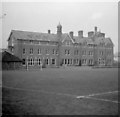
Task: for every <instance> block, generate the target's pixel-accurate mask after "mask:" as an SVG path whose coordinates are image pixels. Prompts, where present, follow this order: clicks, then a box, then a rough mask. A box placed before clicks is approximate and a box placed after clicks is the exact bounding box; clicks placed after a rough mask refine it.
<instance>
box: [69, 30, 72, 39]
mask: <svg viewBox="0 0 120 117" xmlns="http://www.w3.org/2000/svg"><path fill="white" fill-rule="evenodd" d="M69 34H70V37H71V38H72V39H73V31H70V32H69Z"/></svg>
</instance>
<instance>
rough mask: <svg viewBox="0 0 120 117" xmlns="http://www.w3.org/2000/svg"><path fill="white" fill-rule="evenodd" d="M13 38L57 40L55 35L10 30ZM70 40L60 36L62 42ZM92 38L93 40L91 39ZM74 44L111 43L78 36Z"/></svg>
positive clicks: (109, 40)
mask: <svg viewBox="0 0 120 117" xmlns="http://www.w3.org/2000/svg"><path fill="white" fill-rule="evenodd" d="M11 35H12V36H13V37H15V38H16V39H25V40H26V39H27V40H44V41H58V40H57V34H52V33H50V34H49V33H41V32H29V31H19V30H12V32H11V34H10V36H11ZM68 37H69V39H71V37H70V35H69V34H67V33H63V34H62V39H61V41H63V40H64V39H65V38H68ZM93 38H94V39H93ZM72 41H73V42H75V43H85V42H86V43H87V44H100V43H105V44H108V43H110V44H112V45H113V43H112V41H111V39H110V38H104V37H83V38H80V37H79V36H74V37H73V39H72Z"/></svg>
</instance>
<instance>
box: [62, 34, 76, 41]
mask: <svg viewBox="0 0 120 117" xmlns="http://www.w3.org/2000/svg"><path fill="white" fill-rule="evenodd" d="M65 40H70V41H72V43H74V40H73V39H72V38H71V37H70V35H69V34H65V36H64V38H63V40H62V42H64V41H65Z"/></svg>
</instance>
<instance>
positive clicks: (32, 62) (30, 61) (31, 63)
mask: <svg viewBox="0 0 120 117" xmlns="http://www.w3.org/2000/svg"><path fill="white" fill-rule="evenodd" d="M28 65H30V66H32V65H34V59H33V58H30V59H28Z"/></svg>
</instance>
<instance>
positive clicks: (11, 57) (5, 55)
mask: <svg viewBox="0 0 120 117" xmlns="http://www.w3.org/2000/svg"><path fill="white" fill-rule="evenodd" d="M2 62H22V60H21V59H19V58H18V57H16V56H15V55H12V54H11V53H9V52H7V51H4V52H2Z"/></svg>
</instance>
